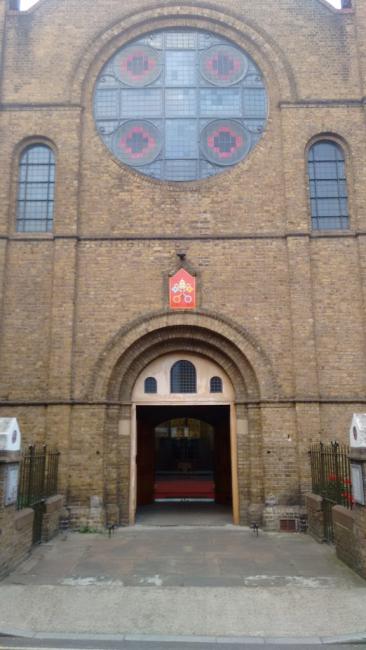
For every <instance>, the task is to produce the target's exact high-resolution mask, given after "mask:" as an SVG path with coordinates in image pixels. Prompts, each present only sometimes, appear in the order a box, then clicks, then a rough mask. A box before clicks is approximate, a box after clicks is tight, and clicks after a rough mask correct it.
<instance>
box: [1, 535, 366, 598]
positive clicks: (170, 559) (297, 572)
mask: <svg viewBox="0 0 366 650" xmlns="http://www.w3.org/2000/svg"><path fill="white" fill-rule="evenodd" d="M112 583H113V584H116V585H120V586H135V587H137V586H144V587H145V586H151V587H157V586H158V587H161V586H169V587H174V586H177V587H183V586H186V587H189V586H192V587H205V586H206V587H215V588H218V587H240V586H245V587H247V588H258V587H262V588H263V587H275V586H278V587H286V586H292V587H296V586H297V587H302V588H309V589H310V588H312V589H315V588H319V589H320V588H331V587H334V588H338V587H341V588H344V587H348V588H360V589H364V588H365V587H366V582H365V581H364V580H362V579H361V578H360V577H359V576H357V575H356V574H355V573H354V572H353V571H351V570H350V569H348V568H347V567H346V566H345V565H344V564H343V563H342V562H340V561H339V560H338V559H337V557H336V555H335V552H334V549H333V548H331V547H329V546H327V545H321V544H317V543H316V542H314V541H313V540H312V539H311V538H310V537H309V536H307V535H301V534H276V533H272V534H269V533H261V534H260V536H259V537H258V538H257V537H255V536H253V534H252V533H251V531H249V530H247V529H237V528H231V529H229V530H227V529H223V528H215V529H212V528H202V529H197V528H196V527H195V528H185V529H180V528H179V529H177V528H172V529H171V528H146V529H142V528H140V529H139V530H136V529H134V528H126V529H119V530H118V531H117V532H116V533H115V534H114V536H113V537H112V538H111V539H109V538H108V536H107V535H102V534H101V535H98V534H84V535H82V534H75V533H71V534H68V535H67V539H65V540H63V539H62V538H61V537H59V538H57V539H56V540H54V541H52V542H50V543H48V544H43V545H41V546H39V547H36V548H35V549H34V551H33V553H32V556H31V558H30V559H29V560H27V561H25V562H24V563H23V564H22V565H21V566H20V567H19V568H18V569H17V570H16V571H15V572H13V573H12V574H11V576H9V577H8V578H6V579H5V580H4V582H3V584H8V585H11V584H13V585H15V584H23V585H65V586H86V585H89V586H90V585H92V584H95V585H98V584H99V585H103V584H104V585H105V586H106V585H109V584H112Z"/></svg>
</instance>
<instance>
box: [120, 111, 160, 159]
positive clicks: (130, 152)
mask: <svg viewBox="0 0 366 650" xmlns="http://www.w3.org/2000/svg"><path fill="white" fill-rule="evenodd" d="M113 151H114V153H115V155H116V156H117V158H119V160H121V161H122V162H124V163H126V164H127V165H133V166H139V165H148V164H149V163H151V162H153V160H155V158H156V157H157V156H158V155H159V153H160V151H161V136H160V132H159V130H158V129H157V128H156V126H154V125H153V124H151V123H150V122H145V121H142V120H136V121H135V120H134V121H132V120H130V121H128V122H125V123H124V125H123V126H121V127H120V128H119V129H118V131H117V132H116V133H115V135H114V138H113Z"/></svg>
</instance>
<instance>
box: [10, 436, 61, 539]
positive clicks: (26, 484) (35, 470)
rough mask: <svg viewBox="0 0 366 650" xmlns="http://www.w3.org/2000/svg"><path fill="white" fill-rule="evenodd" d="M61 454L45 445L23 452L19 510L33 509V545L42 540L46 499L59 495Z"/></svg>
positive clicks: (30, 447)
mask: <svg viewBox="0 0 366 650" xmlns="http://www.w3.org/2000/svg"><path fill="white" fill-rule="evenodd" d="M59 457H60V453H59V452H58V451H55V450H50V449H48V448H47V447H46V445H43V446H42V447H39V448H37V447H36V446H35V445H30V446H29V447H28V449H27V450H25V451H24V452H23V456H22V460H21V463H20V478H19V490H18V510H20V509H22V508H33V510H34V524H33V543H36V542H40V541H41V538H42V520H43V513H44V504H45V499H47V498H48V497H51V496H53V495H55V494H57V479H58V464H59Z"/></svg>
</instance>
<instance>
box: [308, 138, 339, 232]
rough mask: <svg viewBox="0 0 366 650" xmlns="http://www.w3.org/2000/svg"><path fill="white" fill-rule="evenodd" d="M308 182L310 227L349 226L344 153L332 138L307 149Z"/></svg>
mask: <svg viewBox="0 0 366 650" xmlns="http://www.w3.org/2000/svg"><path fill="white" fill-rule="evenodd" d="M308 170H309V183H310V202H311V216H312V226H313V229H314V230H329V229H345V228H348V227H349V216H348V193H347V181H346V172H345V161H344V154H343V151H342V149H341V147H340V146H339V145H338V144H337V143H336V142H333V141H332V140H320V141H318V142H316V143H315V144H314V145H313V146H312V147H311V149H310V152H309V161H308Z"/></svg>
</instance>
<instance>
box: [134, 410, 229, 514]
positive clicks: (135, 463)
mask: <svg viewBox="0 0 366 650" xmlns="http://www.w3.org/2000/svg"><path fill="white" fill-rule="evenodd" d="M194 405H195V406H206V407H209V406H229V409H230V410H229V425H230V462H231V489H232V518H233V524H234V525H236V526H238V525H239V523H240V513H239V476H238V435H237V417H236V407H235V404H234V403H233V402H230V403H226V404H223V403H222V402H219V403H216V404H213V403H212V402H210V403H208V404H207V403H203V402H194ZM138 406H161V407H164V406H182V407H183V406H184V404H183V403H182V402H178V403H174V404H172V402H169V403H167V402H157V403H156V404H152V403H151V402H149V403H148V404H146V402H145V403H141V402H136V403H132V405H131V444H130V450H131V453H130V490H129V525H130V526H134V525H135V523H136V508H137V407H138Z"/></svg>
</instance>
